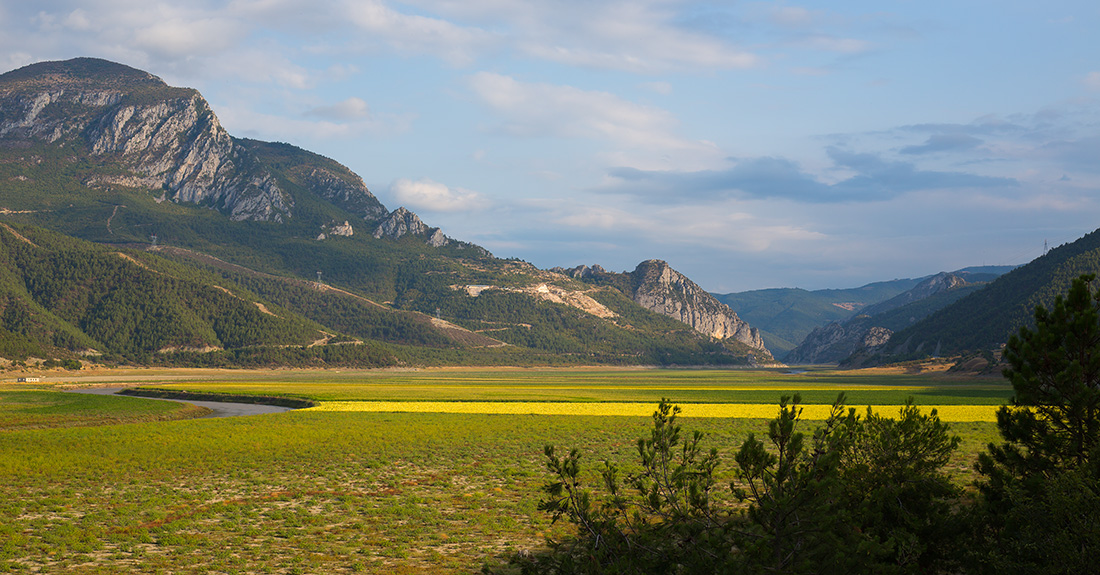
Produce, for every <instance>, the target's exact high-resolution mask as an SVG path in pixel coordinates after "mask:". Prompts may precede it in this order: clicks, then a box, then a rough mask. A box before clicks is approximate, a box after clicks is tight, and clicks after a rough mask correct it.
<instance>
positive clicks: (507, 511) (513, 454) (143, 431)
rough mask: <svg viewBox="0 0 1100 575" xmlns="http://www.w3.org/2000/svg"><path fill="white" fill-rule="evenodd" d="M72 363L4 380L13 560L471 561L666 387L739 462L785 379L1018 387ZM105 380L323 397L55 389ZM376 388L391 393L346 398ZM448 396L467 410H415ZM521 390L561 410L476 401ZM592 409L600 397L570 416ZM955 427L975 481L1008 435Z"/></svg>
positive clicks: (784, 390) (520, 530)
mask: <svg viewBox="0 0 1100 575" xmlns="http://www.w3.org/2000/svg"><path fill="white" fill-rule="evenodd" d="M60 377H64V378H67V379H66V380H65V381H60V379H59V380H56V381H55V380H51V379H49V378H47V380H46V382H45V383H43V384H38V385H35V386H28V385H16V384H0V572H14V573H119V572H126V573H226V574H229V573H241V574H244V573H287V574H289V573H318V574H320V573H360V572H361V573H423V572H439V573H470V572H477V571H478V570H479V569H480V568H481V566H482V565H484V564H486V563H488V564H495V563H499V562H501V561H503V558H505V557H507V555H509V554H510V553H513V552H515V551H518V550H522V549H531V548H537V547H539V546H540V545H541V544H542V542H543V541H544V539H545V537H546V536H548V535H553V534H559V535H560V534H561V530H562V529H564V528H565V527H564V526H562V525H553V526H552V525H550V523H549V520H548V517H546V516H545V514H543V513H540V512H538V511H537V510H536V504H537V502H538V499H539V496H540V493H539V486H540V485H541V484H542V483H543V482H544V481H545V480H546V475H545V473H544V466H543V462H542V455H541V454H542V447H543V445H544V444H546V443H548V442H549V443H553V444H555V445H557V446H559V447H561V448H569V447H578V448H580V449H581V451H582V452H583V453H584V457H585V460H586V461H588V462H589V465H590V466H591V469H593V470H594V469H595V466H596V464H597V463H598V462H599V461H602V460H603V459H606V458H610V459H613V460H618V461H621V462H623V465H624V467H626V468H628V469H629V468H630V467H632V465H633V455H634V453H635V447H634V444H635V440H636V438H638V437H641V436H643V435H646V434H647V433H648V428H649V425H650V418H649V417H648V415H646V414H649V413H652V411H653V410H654V409H655V407H656V403H657V401H658V400H659V399H660V398H661V397H667V398H670V399H672V400H673V401H674V402H676V403H679V404H681V405H683V406H684V409H685V414H686V415H687V417H684V418H683V419H682V421H681V422H682V424H683V426H684V428H685V429H688V430H693V429H698V430H701V431H703V432H705V433H706V443H707V445H708V446H714V447H717V448H718V449H719V451H720V452H721V453H722V455H723V466H722V469H724V470H725V473H723V475H727V476H728V475H729V471H730V467H731V466H732V465H733V462H732V459H733V452H734V451H735V450H736V448H737V447H738V446H739V445H740V443H741V442H742V441H743V440H744V438H745V436H746V435H747V434H748V433H749V432H751V431H756V432H757V433H760V432H762V431H763V430H764V428H765V425H766V418H769V417H772V416H773V415H774V413H775V410H776V407H775V404H776V401H777V399H778V397H779V395H781V394H791V393H794V392H798V393H800V394H801V395H802V397H803V401H804V403H807V404H821V405H824V404H829V403H831V402H832V401H833V399H835V397H836V394H837V392H838V391H844V392H845V393H846V394H847V395H848V397H849V404H850V405H851V406H854V407H859V408H860V409H863V407H864V406H866V405H868V404H870V405H875V406H895V405H899V404H901V403H904V401H905V399H906V398H907V397H913V398H914V400H915V401H916V403H917V404H918V405H923V406H943V408H944V409H946V408H947V407H949V406H954V407H958V408H967V407H974V408H975V409H990V408H992V407H993V406H996V405H1000V404H1002V403H1003V402H1005V401H1006V400H1007V399H1008V397H1010V396H1011V389H1010V387H1009V386H1008V385H1007V384H1006V383H1005V382H1004V381H1002V380H1000V379H997V378H969V377H957V378H951V377H947V376H945V375H943V374H939V375H936V374H931V375H928V374H924V375H907V374H902V373H887V372H879V373H875V372H851V373H843V372H835V371H810V372H805V373H798V374H787V373H784V372H782V371H721V370H682V371H673V370H645V369H636V370H609V369H563V370H538V369H496V370H485V369H480V370H478V369H440V370H423V371H365V372H337V371H267V372H255V371H182V370H181V371H172V372H167V371H165V372H157V371H149V372H112V373H98V374H97V373H93V374H91V375H83V376H82V375H75V376H74V375H65V376H59V378H60ZM111 383H124V384H126V385H133V384H136V383H146V384H148V387H155V388H160V389H175V390H192V391H203V392H215V393H226V394H232V395H241V394H257V395H269V396H270V395H284V396H288V397H300V398H307V399H312V400H316V401H318V402H320V405H319V407H317V408H312V409H307V410H299V411H293V412H288V413H283V414H275V415H260V416H251V417H243V418H227V419H176V420H172V419H173V418H175V417H186V416H187V415H189V414H193V413H192V412H189V411H187V409H188V408H187V407H185V406H180V405H178V404H173V403H168V402H159V401H152V400H143V399H139V398H129V397H114V396H87V395H75V394H66V393H62V392H60V391H58V390H57V387H58V386H59V385H70V384H96V385H102V384H111ZM367 404H370V405H379V404H382V406H383V407H385V406H387V405H388V406H390V407H391V408H392V410H391V411H363V410H351V407H355V406H359V407H362V406H365V405H367ZM456 404H462V405H464V406H465V407H466V408H467V410H468V411H472V412H468V413H448V412H440V411H441V409H442V408H437V409H434V410H431V411H420V412H418V411H415V410H414V408H415V407H419V408H421V409H424V408H425V407H426V406H433V405H440V406H447V405H451V406H453V405H456ZM515 404H534V405H543V406H553V407H555V408H556V409H559V410H565V411H563V412H562V414H552V415H537V414H532V413H529V412H516V413H485V411H490V410H489V408H488V407H481V408H480V409H477V408H478V407H479V406H490V407H492V406H496V407H498V408H499V407H500V406H508V405H515ZM758 404H764V405H768V404H770V405H771V410H770V411H766V412H765V413H766V414H765V415H764V416H763V418H760V417H726V416H721V417H706V416H696V417H691V416H690V414H691V407H692V406H693V405H698V406H719V407H724V408H744V407H746V406H751V405H758ZM471 406H472V407H471ZM623 406H634V407H633V409H635V411H631V412H629V413H626V412H624V411H623V410H624V409H625V408H624V407H623ZM336 407H339V409H336ZM582 407H583V408H585V409H588V410H589V411H588V412H587V413H589V414H588V415H577V414H574V413H581V412H583V411H576V410H579V409H580V408H582ZM570 409H573V410H575V411H568V410H570ZM600 409H603V411H600ZM638 409H640V410H641V411H638ZM889 409H894V408H889ZM889 409H888V408H883V411H887V412H889ZM147 410H154V411H156V410H166V411H164V412H163V413H160V412H158V413H157V414H152V413H150V412H149V411H147ZM637 413H641V415H637ZM807 415H810V410H809V409H808V410H807ZM945 419H949V418H947V417H946V416H945ZM951 425H952V429H953V430H954V431H955V433H957V434H959V435H960V436H961V437H962V438H963V447H962V449H961V450H960V452H959V453H958V454H957V456H956V459H955V461H953V462H952V463H951V472H952V473H953V475H954V476H955V477H956V478H957V480H958V481H959V482H960V483H967V482H969V481H970V480H971V479H972V472H971V466H972V462H973V459H974V457H975V454H976V453H977V452H978V450H980V449H981V448H982V447H983V446H984V445H985V443H987V442H989V441H993V440H996V430H995V428H994V425H993V423H990V422H988V421H957V422H953V423H952V424H951ZM812 426H813V424H812V423H811V424H810V425H808V426H807V427H806V430H807V431H809V430H810V429H812Z"/></svg>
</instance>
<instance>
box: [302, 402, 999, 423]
mask: <svg viewBox="0 0 1100 575" xmlns="http://www.w3.org/2000/svg"><path fill="white" fill-rule="evenodd" d="M677 405H679V406H680V408H681V409H682V412H681V414H680V415H681V417H713V418H738V419H770V418H772V417H775V415H776V413H777V412H778V409H779V408H778V405H777V404H776V403H767V404H765V403H681V404H677ZM830 407H831V406H829V405H823V404H811V405H803V406H802V409H803V412H802V416H803V417H804V418H805V419H811V420H822V419H825V418H826V417H828V415H829V409H830ZM852 407H856V409H857V410H859V411H861V412H862V410H863V409H865V406H863V407H859V406H852ZM901 407H902V406H900V405H876V406H873V408H874V410H875V412H877V413H882V414H886V415H890V414H894V413H897V412H898V411H899V410H900V409H901ZM919 407H920V409H921V411H922V412H928V411H930V410H932V409H935V410H936V411H937V412H938V413H939V416H940V419H942V420H943V421H954V422H963V421H990V422H991V421H996V420H997V415H996V414H997V409H998V406H995V405H922V406H919ZM654 409H655V406H654V404H652V403H622V402H599V403H595V402H589V403H572V402H533V401H500V402H495V401H327V402H323V403H321V404H320V405H319V406H317V407H312V408H309V409H308V410H306V411H360V412H391V413H397V412H402V413H479V414H503V415H594V416H615V415H620V416H635V417H637V416H642V417H644V416H649V415H652V414H653V411H654Z"/></svg>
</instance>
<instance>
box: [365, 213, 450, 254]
mask: <svg viewBox="0 0 1100 575" xmlns="http://www.w3.org/2000/svg"><path fill="white" fill-rule="evenodd" d="M404 236H423V237H424V238H425V241H426V243H428V244H429V245H431V246H433V247H441V246H445V245H447V244H448V243H450V239H449V238H448V237H447V236H445V235H443V233H442V232H441V231H440V230H439V228H429V227H428V225H427V224H425V223H424V222H422V221H420V217H419V216H417V215H416V214H414V213H413V212H410V211H409V210H407V209H405V208H404V207H400V208H397V209H396V210H394V211H393V212H392V213H390V215H388V216H386V218H385V219H383V220H382V223H380V224H378V227H377V228H376V229H375V230H374V237H375V238H376V239H381V238H388V239H391V240H396V239H398V238H401V237H404Z"/></svg>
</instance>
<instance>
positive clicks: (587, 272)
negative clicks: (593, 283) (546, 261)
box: [547, 264, 608, 279]
mask: <svg viewBox="0 0 1100 575" xmlns="http://www.w3.org/2000/svg"><path fill="white" fill-rule="evenodd" d="M547 271H551V272H554V273H556V274H561V275H563V276H568V277H571V278H576V279H585V278H590V277H594V276H598V275H603V274H606V273H608V272H607V270H605V269H603V267H602V266H600V265H599V264H596V265H593V266H592V267H588V266H585V265H580V266H577V267H575V268H562V267H553V268H550V269H549V270H547Z"/></svg>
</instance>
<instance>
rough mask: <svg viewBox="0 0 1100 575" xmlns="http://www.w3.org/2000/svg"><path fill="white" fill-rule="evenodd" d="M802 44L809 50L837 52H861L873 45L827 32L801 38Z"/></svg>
mask: <svg viewBox="0 0 1100 575" xmlns="http://www.w3.org/2000/svg"><path fill="white" fill-rule="evenodd" d="M802 44H803V45H804V46H806V47H807V48H810V49H811V50H820V51H824V52H839V53H841V54H861V53H863V52H867V51H869V50H871V49H872V48H873V47H874V46H873V44H871V43H870V42H867V41H864V40H857V39H855V38H840V37H837V36H831V35H828V34H818V35H815V36H811V37H809V38H806V39H805V40H803V41H802Z"/></svg>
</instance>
